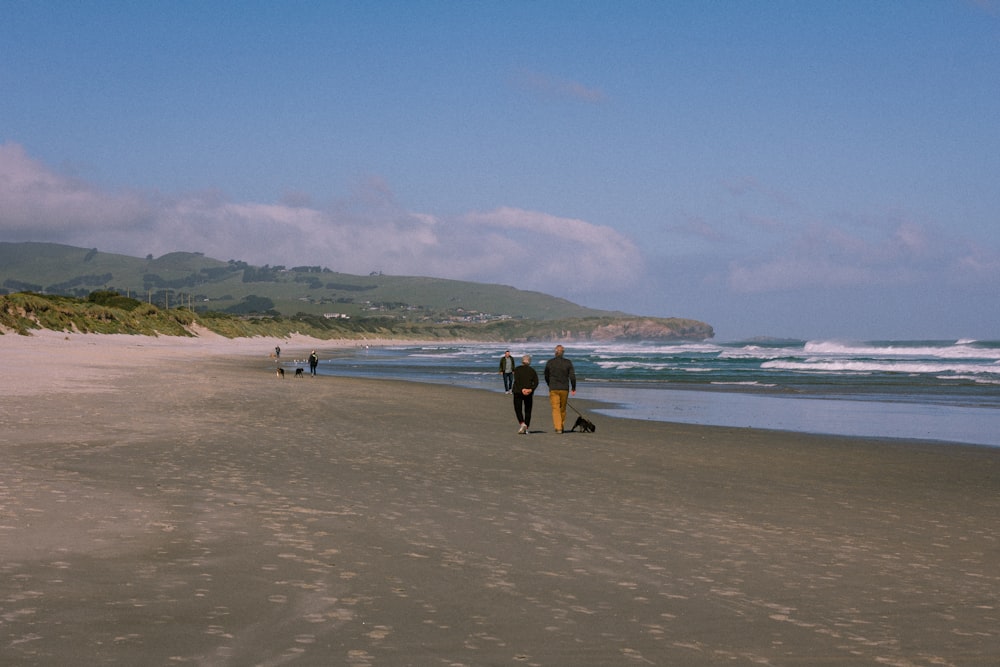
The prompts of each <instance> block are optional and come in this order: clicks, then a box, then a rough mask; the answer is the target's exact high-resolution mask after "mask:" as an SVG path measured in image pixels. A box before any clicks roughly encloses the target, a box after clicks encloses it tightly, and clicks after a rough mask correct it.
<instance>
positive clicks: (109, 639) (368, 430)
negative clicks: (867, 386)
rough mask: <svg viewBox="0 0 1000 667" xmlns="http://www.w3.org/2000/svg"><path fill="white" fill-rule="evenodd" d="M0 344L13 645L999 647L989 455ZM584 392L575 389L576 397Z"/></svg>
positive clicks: (356, 654) (501, 657)
mask: <svg viewBox="0 0 1000 667" xmlns="http://www.w3.org/2000/svg"><path fill="white" fill-rule="evenodd" d="M276 344H277V345H281V347H282V350H283V352H282V358H283V359H285V358H291V359H304V358H305V356H306V355H307V354H308V352H309V350H310V349H313V348H315V349H318V350H319V351H320V356H321V358H323V359H329V358H330V357H331V356H332V355H333V354H334V353H335V352H336V349H335V345H336V344H335V343H330V342H328V341H315V340H311V339H306V338H292V339H280V340H277V341H275V340H271V339H245V340H240V341H230V340H226V339H221V338H218V337H213V336H210V335H208V334H205V335H203V336H201V337H199V338H194V339H174V338H163V337H161V338H149V337H134V336H82V335H72V334H61V333H58V334H57V333H53V332H39V333H38V334H37V335H35V336H27V337H25V336H17V335H14V334H7V335H3V336H0V353H2V355H3V358H4V361H5V364H4V365H5V369H6V373H5V375H6V378H5V380H4V382H3V383H2V388H0V404H2V412H0V434H2V435H0V456H2V457H3V459H2V460H3V467H2V472H0V575H2V576H0V664H10V665H64V664H88V665H89V664H105V665H167V664H180V665H183V664H194V665H286V664H287V665H293V664H300V665H353V666H361V665H408V664H413V665H435V664H440V665H470V666H471V665H521V664H523V665H665V664H677V665H710V664H720V663H726V664H759V665H800V664H802V665H805V664H808V665H819V664H822V665H858V664H872V665H875V664H879V665H899V666H910V665H995V664H997V663H998V662H1000V454H998V452H997V450H996V449H993V448H986V447H972V446H961V445H950V444H929V443H926V442H906V441H890V440H864V439H857V438H843V437H825V436H815V435H803V434H794V433H779V432H770V431H763V430H754V429H734V428H715V427H704V426H692V425H676V424H668V423H661V422H648V421H639V420H625V419H614V418H610V417H604V416H600V415H595V414H593V413H591V416H592V417H593V418H594V420H595V421H596V422H597V425H598V429H597V432H596V433H593V434H581V433H568V434H562V435H557V434H555V433H553V432H552V428H551V424H550V422H549V416H548V414H547V404H546V403H547V402H546V400H545V397H544V390H542V392H541V394H542V395H541V396H540V397H539V400H538V401H537V403H536V409H535V417H534V420H533V424H532V433H531V434H529V435H528V436H522V435H518V434H517V433H516V430H517V423H516V421H515V419H514V416H513V410H512V408H511V405H510V399H509V397H507V396H504V395H503V394H502V393H500V392H488V391H481V390H470V389H465V388H458V387H449V386H440V385H427V384H417V383H408V382H399V381H381V380H362V379H356V378H343V377H337V376H336V374H335V373H336V365H335V364H334V365H333V371H334V375H333V376H325V375H324V376H319V377H305V378H294V377H293V376H292V374H291V373H287V374H286V376H285V378H284V379H281V378H278V377H277V376H276V374H275V372H274V367H275V362H274V360H273V359H270V358H269V353H270V352H271V351H273V349H274V346H275V345H276ZM585 395H586V386H585V383H584V384H582V385H581V391H580V394H579V396H580V397H581V398H580V399H578V400H576V401H575V404H577V405H578V406H579V407H581V408H584V409H587V408H591V407H594V406H593V405H591V404H588V403H587V402H586V401H585V400H584V397H585Z"/></svg>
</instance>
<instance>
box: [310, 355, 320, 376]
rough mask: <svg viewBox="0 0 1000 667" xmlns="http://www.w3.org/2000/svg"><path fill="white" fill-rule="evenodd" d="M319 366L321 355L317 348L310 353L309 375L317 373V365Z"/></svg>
mask: <svg viewBox="0 0 1000 667" xmlns="http://www.w3.org/2000/svg"><path fill="white" fill-rule="evenodd" d="M317 366H319V356H318V355H317V354H316V350H313V351H312V353H311V354H310V355H309V375H316V367H317Z"/></svg>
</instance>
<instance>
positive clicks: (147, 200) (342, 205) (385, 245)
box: [0, 0, 1000, 341]
mask: <svg viewBox="0 0 1000 667" xmlns="http://www.w3.org/2000/svg"><path fill="white" fill-rule="evenodd" d="M0 241H9V242H17V241H47V242H55V243H65V244H70V245H76V246H81V247H87V248H97V249H99V250H101V251H105V252H116V253H123V254H128V255H133V256H140V257H145V256H146V255H149V254H152V255H154V256H160V255H162V254H166V253H169V252H174V251H189V252H202V253H204V254H205V255H207V256H209V257H214V258H216V259H220V260H223V261H226V260H230V259H235V260H242V261H246V262H249V263H251V264H258V265H263V264H269V265H271V266H275V265H284V266H288V267H293V266H302V265H310V266H312V265H321V266H324V267H327V268H329V269H331V270H333V271H340V272H345V273H352V274H362V275H367V274H368V273H371V272H373V271H381V272H383V273H386V274H392V275H419V276H433V277H441V278H454V279H460V280H472V281H478V282H488V283H500V284H505V285H512V286H514V287H517V288H519V289H526V290H537V291H541V292H545V293H548V294H552V295H554V296H559V297H563V298H566V299H569V300H571V301H573V302H575V303H579V304H581V305H585V306H590V307H594V308H603V309H610V310H621V311H625V312H628V313H633V314H636V315H649V316H657V317H687V318H693V319H698V320H702V321H704V322H707V323H709V324H711V325H712V326H713V327H714V328H715V331H716V336H717V338H718V339H719V340H742V339H746V338H750V337H756V336H773V337H792V338H805V339H842V340H858V341H860V340H884V339H908V340H914V339H928V338H938V339H963V338H975V339H992V340H996V339H1000V307H998V306H1000V2H998V0H934V1H931V0H880V1H879V2H870V1H869V0H860V1H854V0H838V1H834V2H824V1H822V0H806V1H802V0H791V1H784V0H767V1H763V2H745V1H736V0H731V1H730V0H709V1H704V0H692V1H676V2H672V1H668V0H659V1H654V2H647V1H644V0H625V1H621V0H613V1H609V2H588V1H587V0H578V1H577V2H562V1H560V0H549V1H530V2H529V1H523V0H503V1H500V0H497V1H495V2H486V1H480V0H463V1H450V0H440V1H420V0H408V1H393V0H380V1H378V2H368V1H360V0H358V1H350V2H348V1H337V0H330V1H329V2H313V1H312V0H308V1H306V0H302V1H298V0H286V1H281V2H279V1H277V0H275V1H271V2H259V1H253V0H250V1H242V2H202V1H200V0H199V1H194V0H171V1H166V0H164V1H162V2H155V1H152V0H151V1H149V2H132V1H131V0H128V1H116V0H103V1H96V0H95V1H87V0H83V1H70V0H64V1H53V0H27V1H21V0H0Z"/></svg>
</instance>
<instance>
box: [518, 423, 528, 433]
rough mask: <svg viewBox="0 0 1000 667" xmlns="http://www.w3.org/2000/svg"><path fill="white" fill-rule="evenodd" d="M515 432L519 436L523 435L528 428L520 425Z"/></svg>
mask: <svg viewBox="0 0 1000 667" xmlns="http://www.w3.org/2000/svg"><path fill="white" fill-rule="evenodd" d="M517 432H518V433H520V434H521V435H524V434H525V433H527V432H528V427H527V426H525V425H524V424H521V428H519V429H517Z"/></svg>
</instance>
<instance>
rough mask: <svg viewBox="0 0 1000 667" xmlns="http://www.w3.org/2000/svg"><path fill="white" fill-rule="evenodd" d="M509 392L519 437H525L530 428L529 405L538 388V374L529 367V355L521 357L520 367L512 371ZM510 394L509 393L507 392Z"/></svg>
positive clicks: (533, 399) (532, 401)
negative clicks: (512, 396) (512, 399)
mask: <svg viewBox="0 0 1000 667" xmlns="http://www.w3.org/2000/svg"><path fill="white" fill-rule="evenodd" d="M512 375H513V376H514V381H513V384H512V385H511V387H512V389H511V391H512V392H513V394H514V416H515V417H517V423H518V425H519V428H518V430H517V432H518V433H520V434H521V435H527V433H528V429H529V428H530V427H531V405H532V404H533V403H534V401H535V389H537V388H538V373H536V372H535V369H534V368H532V367H531V355H530V354H526V355H524V356H523V357H521V365H520V366H518V367H517V368H515V369H514V372H513V373H512ZM508 393H511V392H508Z"/></svg>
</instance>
